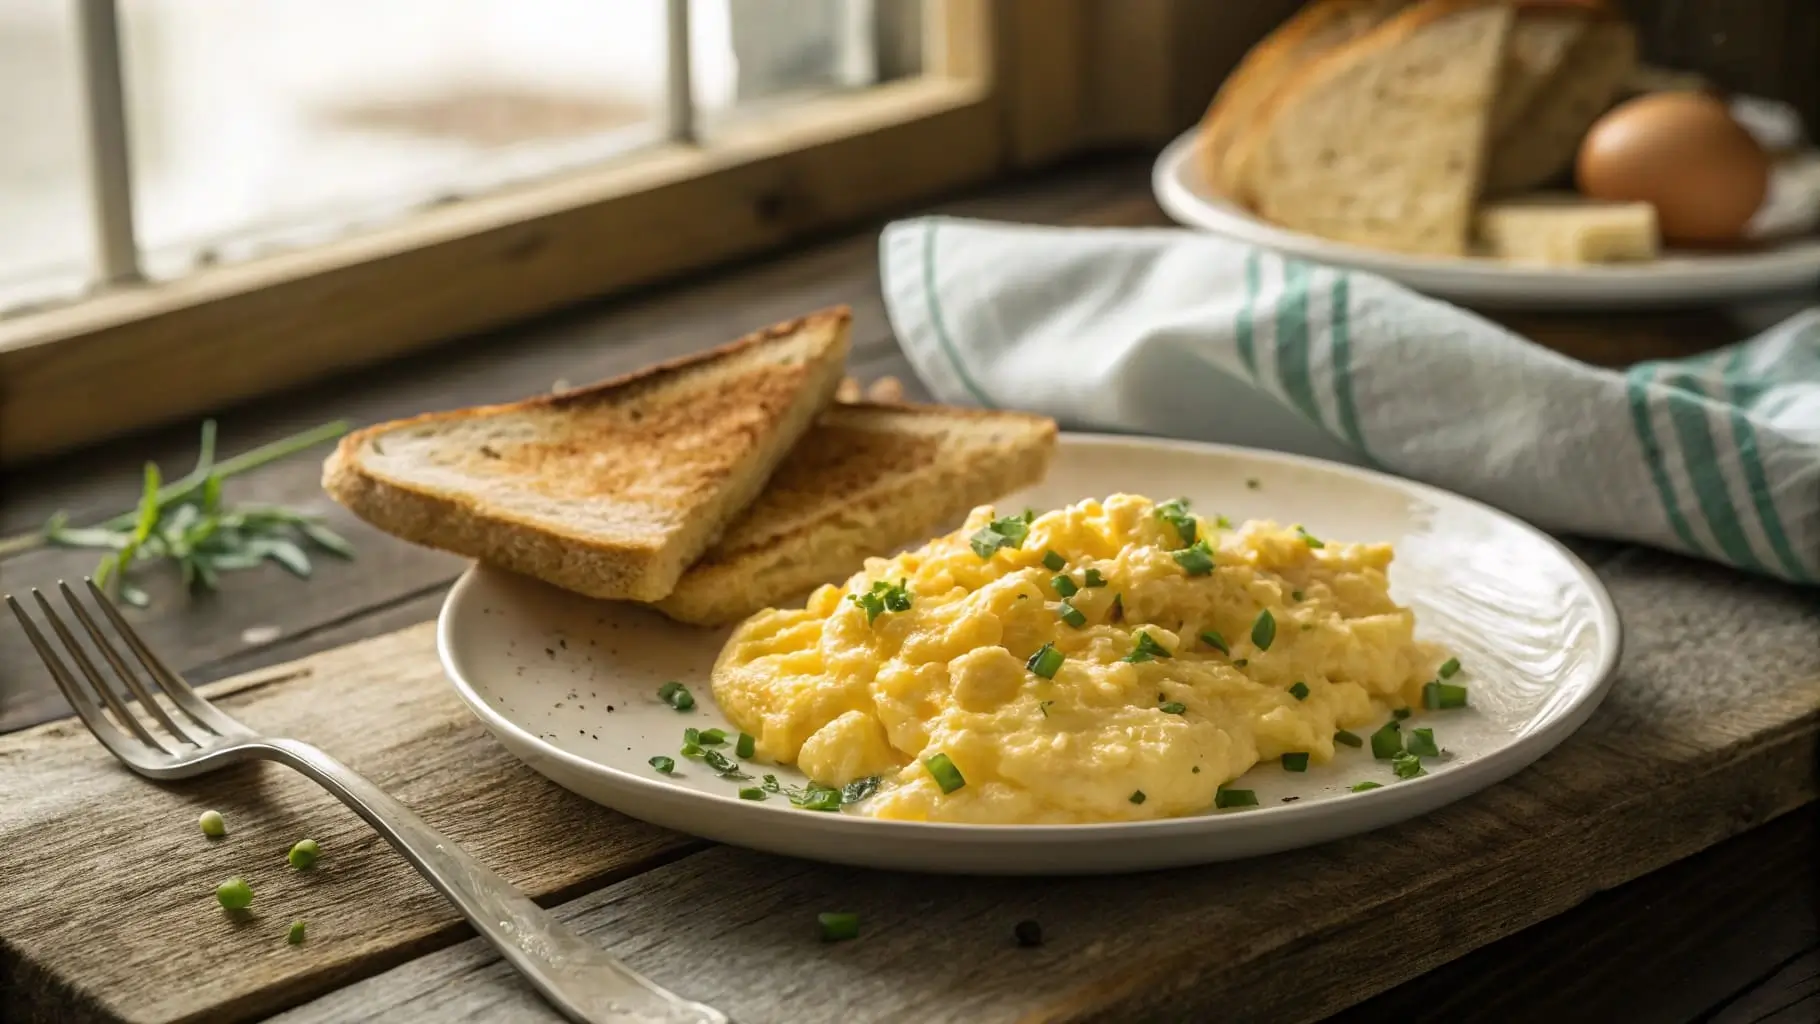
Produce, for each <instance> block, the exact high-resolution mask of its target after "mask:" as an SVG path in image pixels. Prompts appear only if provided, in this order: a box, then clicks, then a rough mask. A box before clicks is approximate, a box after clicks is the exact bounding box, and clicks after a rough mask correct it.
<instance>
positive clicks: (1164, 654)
mask: <svg viewBox="0 0 1820 1024" xmlns="http://www.w3.org/2000/svg"><path fill="white" fill-rule="evenodd" d="M1173 657H1175V655H1173V654H1170V653H1169V648H1167V647H1164V646H1163V645H1162V644H1159V643H1157V642H1156V640H1155V639H1154V638H1152V637H1151V635H1150V631H1149V630H1144V629H1140V630H1138V635H1137V646H1136V647H1135V648H1133V649H1132V651H1131V653H1130V654H1127V655H1125V658H1124V660H1125V661H1128V662H1131V663H1132V664H1134V665H1135V664H1137V663H1138V662H1143V661H1155V660H1156V659H1158V658H1173Z"/></svg>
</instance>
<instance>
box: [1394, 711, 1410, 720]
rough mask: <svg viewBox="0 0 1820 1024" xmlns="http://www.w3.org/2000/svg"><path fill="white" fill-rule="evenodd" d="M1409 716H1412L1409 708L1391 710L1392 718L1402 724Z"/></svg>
mask: <svg viewBox="0 0 1820 1024" xmlns="http://www.w3.org/2000/svg"><path fill="white" fill-rule="evenodd" d="M1409 716H1410V710H1409V709H1408V708H1391V709H1390V717H1392V718H1394V719H1396V720H1397V721H1399V722H1401V721H1402V720H1404V719H1405V718H1408V717H1409Z"/></svg>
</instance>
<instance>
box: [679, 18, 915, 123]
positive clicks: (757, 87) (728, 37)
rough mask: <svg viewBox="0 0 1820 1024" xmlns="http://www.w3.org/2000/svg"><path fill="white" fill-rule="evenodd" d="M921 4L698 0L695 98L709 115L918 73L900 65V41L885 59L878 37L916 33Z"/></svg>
mask: <svg viewBox="0 0 1820 1024" xmlns="http://www.w3.org/2000/svg"><path fill="white" fill-rule="evenodd" d="M920 9H921V2H920V0H694V7H693V8H692V10H691V17H692V19H693V21H694V23H695V24H694V25H693V29H694V32H695V36H696V40H695V41H696V46H695V47H694V49H693V51H692V52H693V55H694V58H695V64H696V70H695V81H696V91H697V96H698V99H699V101H700V103H701V105H702V108H703V110H704V111H705V112H706V113H708V114H710V115H712V114H715V113H722V112H726V111H728V110H730V109H737V108H740V107H751V106H770V105H774V104H776V103H778V102H780V101H787V100H788V99H790V98H792V97H800V96H803V95H809V94H814V93H817V92H827V91H830V90H835V89H852V88H858V87H863V86H867V85H872V84H875V83H877V82H878V81H880V80H881V78H883V77H887V76H890V77H901V76H903V75H904V74H907V73H913V72H914V69H907V68H903V67H899V66H897V65H900V64H902V63H903V61H902V59H901V56H899V55H900V54H901V53H902V52H903V51H902V49H901V48H898V47H893V48H891V50H892V55H893V57H894V58H895V59H891V60H885V61H884V62H883V64H884V65H885V66H884V67H881V59H880V47H879V41H880V37H881V34H890V35H891V36H892V38H893V40H895V39H896V38H898V37H899V36H901V35H903V34H906V33H909V34H914V33H915V31H916V26H917V25H918V23H919V19H918V17H917V16H918V14H919V13H920ZM729 65H730V68H729V67H728V66H729ZM729 72H730V73H729Z"/></svg>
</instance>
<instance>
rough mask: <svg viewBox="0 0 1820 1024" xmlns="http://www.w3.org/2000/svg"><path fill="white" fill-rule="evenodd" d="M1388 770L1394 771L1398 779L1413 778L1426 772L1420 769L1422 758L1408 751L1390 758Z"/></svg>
mask: <svg viewBox="0 0 1820 1024" xmlns="http://www.w3.org/2000/svg"><path fill="white" fill-rule="evenodd" d="M1390 770H1391V771H1394V772H1396V773H1397V778H1399V779H1413V778H1415V777H1416V776H1418V775H1427V774H1428V773H1427V772H1425V771H1423V770H1422V759H1421V758H1419V757H1417V756H1416V755H1414V754H1411V753H1409V752H1408V751H1404V752H1403V753H1401V754H1398V755H1397V756H1395V757H1393V758H1391V759H1390Z"/></svg>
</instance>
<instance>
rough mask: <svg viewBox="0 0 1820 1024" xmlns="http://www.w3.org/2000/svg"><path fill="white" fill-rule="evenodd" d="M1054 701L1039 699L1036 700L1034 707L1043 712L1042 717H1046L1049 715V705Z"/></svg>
mask: <svg viewBox="0 0 1820 1024" xmlns="http://www.w3.org/2000/svg"><path fill="white" fill-rule="evenodd" d="M1054 703H1055V701H1052V700H1039V701H1037V702H1036V709H1037V710H1038V711H1041V712H1042V713H1043V717H1044V718H1048V717H1049V705H1051V704H1054Z"/></svg>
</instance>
